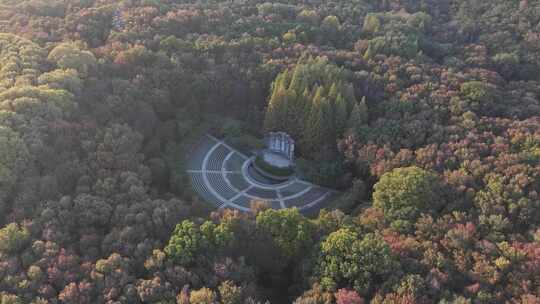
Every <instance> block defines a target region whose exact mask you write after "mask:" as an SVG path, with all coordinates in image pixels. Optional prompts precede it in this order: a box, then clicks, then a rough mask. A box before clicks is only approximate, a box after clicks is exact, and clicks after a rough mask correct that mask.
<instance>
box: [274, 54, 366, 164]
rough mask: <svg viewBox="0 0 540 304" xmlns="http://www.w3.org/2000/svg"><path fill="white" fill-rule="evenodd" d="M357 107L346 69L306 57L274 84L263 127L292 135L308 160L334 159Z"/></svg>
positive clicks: (325, 60) (282, 74)
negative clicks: (339, 139) (338, 140)
mask: <svg viewBox="0 0 540 304" xmlns="http://www.w3.org/2000/svg"><path fill="white" fill-rule="evenodd" d="M354 104H356V99H355V96H354V88H353V87H352V84H350V83H349V82H348V81H347V74H346V72H345V71H344V70H343V69H341V68H338V67H337V66H335V65H332V64H329V63H328V61H327V59H324V58H315V59H314V58H307V57H303V58H301V59H300V60H299V61H298V63H297V65H296V66H295V68H294V69H289V70H286V71H283V72H282V73H280V74H279V75H278V76H277V77H276V79H275V81H274V83H273V84H272V92H271V95H270V100H269V103H268V108H267V112H266V116H265V123H264V126H265V129H266V130H267V131H275V130H278V131H286V132H287V133H289V134H290V135H291V136H292V137H293V138H294V139H295V140H297V141H298V142H301V143H302V145H301V146H300V147H299V148H300V152H301V153H302V154H305V155H306V156H310V157H312V158H327V159H332V158H334V157H335V150H336V149H335V147H336V142H337V139H338V138H340V137H341V136H342V135H343V132H344V131H345V128H346V124H347V122H348V120H349V116H350V112H351V111H352V109H353V106H354Z"/></svg>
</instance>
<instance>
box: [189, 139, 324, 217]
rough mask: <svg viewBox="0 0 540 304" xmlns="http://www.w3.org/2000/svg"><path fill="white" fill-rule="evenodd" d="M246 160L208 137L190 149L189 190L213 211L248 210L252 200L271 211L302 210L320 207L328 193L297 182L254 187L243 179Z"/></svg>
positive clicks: (245, 178) (251, 182)
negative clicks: (190, 186)
mask: <svg viewBox="0 0 540 304" xmlns="http://www.w3.org/2000/svg"><path fill="white" fill-rule="evenodd" d="M246 161H248V158H247V157H246V156H244V155H242V154H241V153H240V152H238V151H236V150H235V149H234V148H232V147H230V146H228V145H227V144H225V143H224V142H222V141H219V140H217V139H215V138H213V137H211V136H208V137H205V138H204V139H202V140H201V141H200V142H199V144H198V145H197V146H196V147H195V148H194V149H192V150H191V152H190V156H189V160H188V166H187V167H188V174H189V175H190V177H191V183H192V186H193V190H195V192H196V193H197V194H198V195H199V196H200V197H201V198H202V199H203V200H204V201H206V202H208V203H210V204H212V205H214V206H215V207H217V208H236V209H239V210H242V211H249V208H250V205H251V203H252V202H253V201H254V200H258V201H265V202H267V203H268V204H269V206H270V207H271V208H274V209H279V208H283V207H297V208H299V209H300V210H301V211H305V210H308V209H311V208H314V207H318V206H320V205H321V204H322V203H323V202H325V201H326V200H327V199H328V198H329V197H331V196H332V195H331V194H332V193H334V192H333V191H332V190H329V189H326V188H323V187H319V186H316V185H313V184H310V183H308V182H305V181H301V180H292V181H291V182H289V183H286V184H264V185H261V184H258V183H254V182H253V181H252V180H251V178H248V177H247V176H244V175H245V174H248V173H246V172H245V171H243V170H242V167H243V165H244V163H245V162H246Z"/></svg>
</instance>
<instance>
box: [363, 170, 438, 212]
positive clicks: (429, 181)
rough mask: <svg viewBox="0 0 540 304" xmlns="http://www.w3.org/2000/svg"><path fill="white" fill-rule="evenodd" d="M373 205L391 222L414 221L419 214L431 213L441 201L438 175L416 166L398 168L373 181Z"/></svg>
mask: <svg viewBox="0 0 540 304" xmlns="http://www.w3.org/2000/svg"><path fill="white" fill-rule="evenodd" d="M374 189H375V192H374V193H373V206H374V207H375V208H378V209H380V210H382V211H383V213H384V216H385V218H386V219H387V220H388V221H390V222H393V221H398V220H399V221H415V220H416V219H417V218H418V217H419V216H420V214H422V213H424V212H425V213H434V212H435V211H436V210H437V209H438V208H439V206H440V205H441V203H442V195H441V185H440V181H439V178H438V176H437V175H436V174H435V173H433V172H429V171H426V170H423V169H420V168H418V167H406V168H397V169H394V170H392V171H391V172H388V173H385V174H384V175H383V176H382V177H381V179H380V180H379V181H378V182H377V184H375V187H374Z"/></svg>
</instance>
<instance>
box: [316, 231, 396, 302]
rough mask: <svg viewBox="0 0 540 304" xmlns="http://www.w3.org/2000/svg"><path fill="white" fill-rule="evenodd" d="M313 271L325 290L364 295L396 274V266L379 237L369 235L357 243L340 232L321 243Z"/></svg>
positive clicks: (355, 236)
mask: <svg viewBox="0 0 540 304" xmlns="http://www.w3.org/2000/svg"><path fill="white" fill-rule="evenodd" d="M316 270H317V274H318V276H319V279H320V282H321V284H322V285H323V286H324V287H325V288H326V289H327V290H333V291H335V290H337V289H338V288H346V287H353V288H354V289H355V290H356V291H358V292H359V293H360V294H366V293H369V292H370V291H371V289H372V287H374V286H378V285H379V284H381V283H383V282H384V281H386V280H387V279H388V278H390V276H391V274H393V273H397V272H398V270H399V263H398V262H397V258H396V257H395V256H394V255H393V254H392V252H391V250H390V247H389V246H388V244H386V242H385V241H384V240H383V239H382V238H381V236H379V235H377V234H373V233H370V234H366V235H365V236H364V237H363V238H362V239H360V237H359V235H358V233H357V232H355V231H353V230H351V229H349V228H341V229H339V230H338V231H335V232H332V233H331V234H330V235H329V236H328V237H327V238H326V239H325V240H324V241H323V242H322V243H321V246H320V252H319V257H318V260H317V266H316Z"/></svg>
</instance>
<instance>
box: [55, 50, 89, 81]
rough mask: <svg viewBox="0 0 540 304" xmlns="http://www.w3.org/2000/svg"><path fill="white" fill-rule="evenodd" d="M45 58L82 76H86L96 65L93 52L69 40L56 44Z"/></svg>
mask: <svg viewBox="0 0 540 304" xmlns="http://www.w3.org/2000/svg"><path fill="white" fill-rule="evenodd" d="M47 59H48V60H49V61H50V62H52V63H55V64H56V65H57V66H58V67H59V68H61V69H75V70H76V71H77V72H79V74H80V75H81V76H82V77H83V78H84V77H86V76H88V74H89V73H90V72H91V71H92V70H93V69H95V67H96V65H97V60H96V57H95V56H94V54H92V53H91V52H90V51H86V50H83V49H81V47H80V46H79V45H77V44H75V43H70V42H66V43H61V44H59V45H58V46H56V47H55V48H54V49H52V50H51V52H50V53H49V56H48V58H47Z"/></svg>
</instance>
